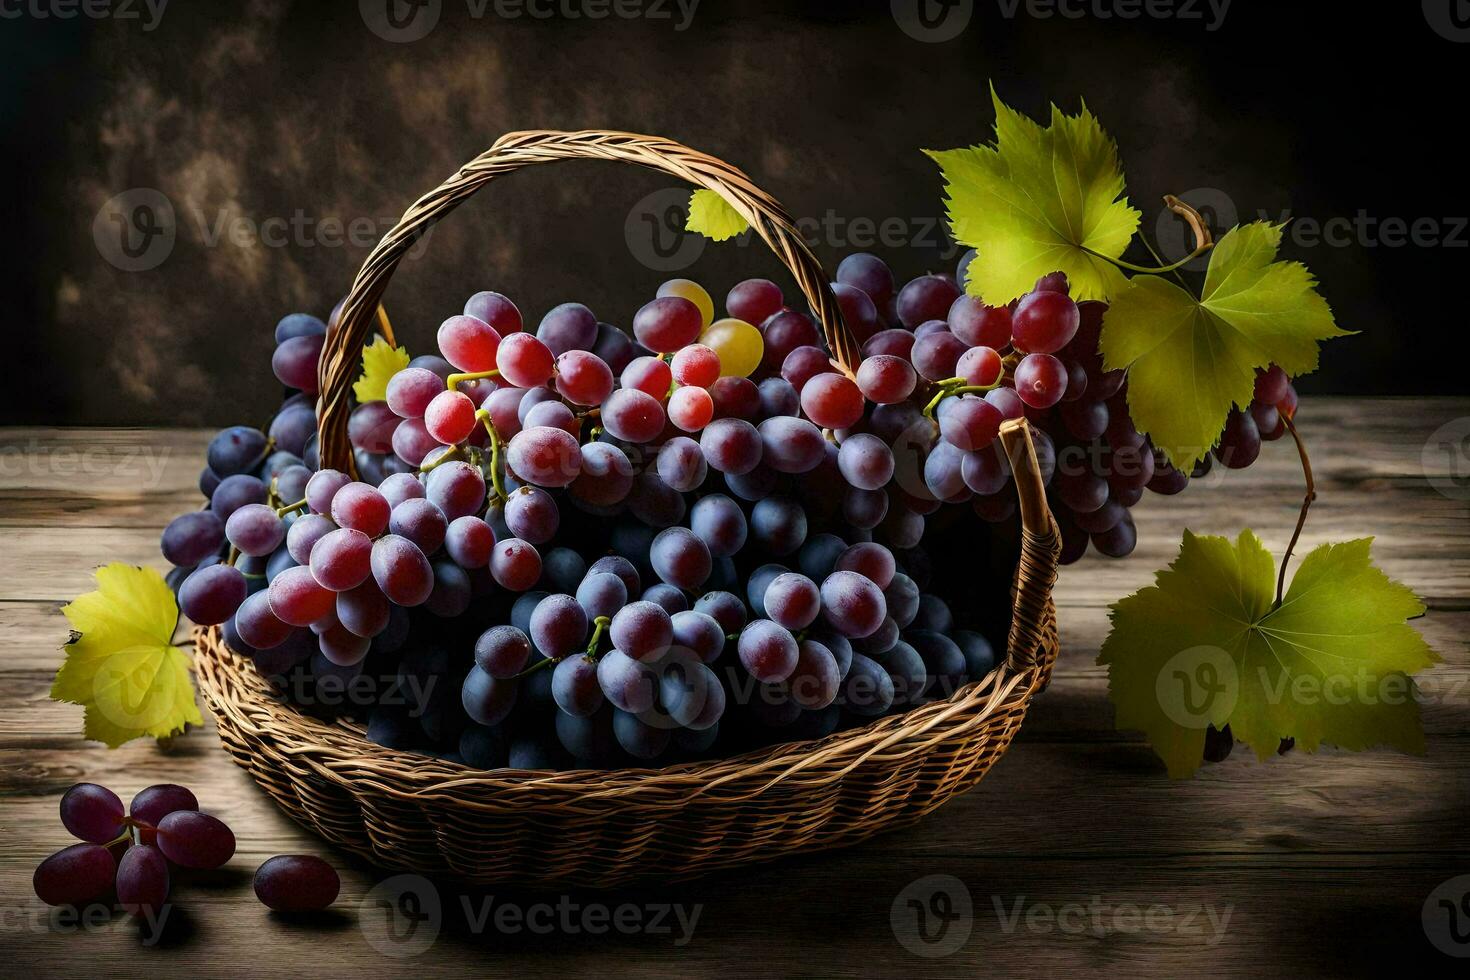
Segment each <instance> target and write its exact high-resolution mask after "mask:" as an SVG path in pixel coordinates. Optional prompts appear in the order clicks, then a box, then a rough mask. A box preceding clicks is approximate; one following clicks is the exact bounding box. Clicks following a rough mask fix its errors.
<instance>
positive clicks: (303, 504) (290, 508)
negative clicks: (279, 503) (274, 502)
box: [276, 497, 308, 517]
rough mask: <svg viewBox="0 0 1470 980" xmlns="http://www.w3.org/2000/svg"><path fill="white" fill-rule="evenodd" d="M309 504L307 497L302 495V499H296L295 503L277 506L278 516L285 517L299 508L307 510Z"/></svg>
mask: <svg viewBox="0 0 1470 980" xmlns="http://www.w3.org/2000/svg"><path fill="white" fill-rule="evenodd" d="M307 506H308V504H307V501H306V498H305V497H302V498H301V499H300V500H298V501H296V502H295V503H294V504H287V505H286V506H284V507H277V508H276V516H277V517H285V516H286V515H287V514H291V513H295V512H296V511H298V510H306V508H307Z"/></svg>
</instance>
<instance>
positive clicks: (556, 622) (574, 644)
mask: <svg viewBox="0 0 1470 980" xmlns="http://www.w3.org/2000/svg"><path fill="white" fill-rule="evenodd" d="M531 642H532V643H534V644H536V648H537V649H538V650H540V651H541V652H542V653H543V654H545V655H546V656H548V657H550V658H552V659H553V660H559V659H561V658H562V657H565V656H567V655H568V654H570V653H572V651H574V650H578V649H581V647H582V646H583V645H584V644H585V643H586V642H587V613H586V612H585V611H584V610H583V609H582V607H581V606H580V605H578V603H577V600H576V599H573V598H572V597H571V596H569V595H552V596H547V597H546V598H545V599H542V600H541V601H540V602H539V603H537V605H536V609H535V611H534V612H532V613H531Z"/></svg>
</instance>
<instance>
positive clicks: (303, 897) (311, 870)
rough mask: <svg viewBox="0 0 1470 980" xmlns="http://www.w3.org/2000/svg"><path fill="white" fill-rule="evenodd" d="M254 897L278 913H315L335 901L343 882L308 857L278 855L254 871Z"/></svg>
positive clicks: (332, 871) (327, 866) (335, 872)
mask: <svg viewBox="0 0 1470 980" xmlns="http://www.w3.org/2000/svg"><path fill="white" fill-rule="evenodd" d="M254 887H255V897H256V898H258V899H260V901H261V904H263V905H265V907H266V908H269V909H274V910H275V911H277V912H315V911H318V910H320V909H324V908H326V907H327V906H328V905H331V904H332V903H333V902H335V901H336V900H337V893H338V892H339V891H341V889H342V880H341V879H340V878H339V877H338V876H337V871H336V869H334V868H333V867H332V866H331V865H330V864H328V863H327V862H325V861H323V860H322V859H321V858H319V857H314V856H312V855H310V854H278V855H277V856H275V857H273V858H270V859H268V860H267V861H266V862H265V863H264V864H262V865H261V866H260V867H259V868H257V869H256V871H255V880H254Z"/></svg>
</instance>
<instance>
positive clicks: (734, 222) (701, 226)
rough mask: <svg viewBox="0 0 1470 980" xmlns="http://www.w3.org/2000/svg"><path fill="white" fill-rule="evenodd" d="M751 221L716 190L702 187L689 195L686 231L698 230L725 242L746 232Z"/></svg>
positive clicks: (702, 233)
mask: <svg viewBox="0 0 1470 980" xmlns="http://www.w3.org/2000/svg"><path fill="white" fill-rule="evenodd" d="M749 229H750V222H748V221H746V220H745V218H744V217H742V216H741V214H740V212H739V211H736V210H735V209H734V208H732V207H730V205H729V204H728V203H727V202H726V201H725V199H724V198H723V197H721V196H720V195H718V194H716V193H715V192H714V191H711V190H706V189H704V188H700V189H699V190H697V191H695V192H694V193H693V194H691V195H689V219H688V220H687V221H686V222H684V230H685V231H693V232H698V233H699V234H701V235H703V236H704V237H706V238H709V239H712V240H714V241H717V242H723V241H725V240H726V239H728V238H734V237H735V236H736V235H741V234H744V233H745V232H746V231H748V230H749Z"/></svg>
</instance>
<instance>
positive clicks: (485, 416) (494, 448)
mask: <svg viewBox="0 0 1470 980" xmlns="http://www.w3.org/2000/svg"><path fill="white" fill-rule="evenodd" d="M475 418H477V419H479V420H480V424H481V425H483V426H484V427H485V431H486V432H488V433H489V434H490V486H491V488H492V489H494V491H495V499H496V500H499V501H500V502H501V503H502V504H503V503H505V487H504V486H502V485H501V483H500V433H498V432H496V431H495V423H494V422H492V421H490V412H489V411H488V410H486V409H483V408H482V409H480V410H479V411H477V412H476V413H475Z"/></svg>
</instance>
